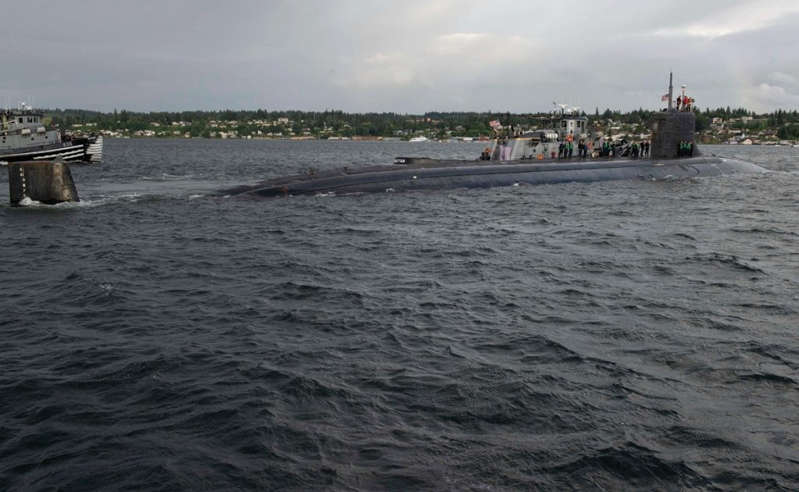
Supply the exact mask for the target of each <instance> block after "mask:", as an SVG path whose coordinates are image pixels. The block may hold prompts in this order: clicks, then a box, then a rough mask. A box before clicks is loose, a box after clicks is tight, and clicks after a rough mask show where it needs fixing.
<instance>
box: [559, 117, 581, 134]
mask: <svg viewBox="0 0 799 492" xmlns="http://www.w3.org/2000/svg"><path fill="white" fill-rule="evenodd" d="M587 127H588V118H587V117H586V116H570V115H565V116H563V118H562V119H561V120H560V128H558V133H559V134H560V138H561V139H566V138H567V137H568V136H569V135H571V136H572V138H575V139H579V138H585V137H587V136H588V132H587V131H586V128H587Z"/></svg>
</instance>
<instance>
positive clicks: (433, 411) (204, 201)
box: [0, 140, 799, 490]
mask: <svg viewBox="0 0 799 492" xmlns="http://www.w3.org/2000/svg"><path fill="white" fill-rule="evenodd" d="M106 145H107V148H106V154H107V161H106V162H105V163H104V164H103V165H102V167H99V168H88V169H87V168H82V169H76V170H75V171H74V174H75V177H76V181H77V183H78V189H79V192H80V194H81V197H82V199H83V200H84V201H83V202H82V203H81V204H77V205H75V204H66V205H64V204H62V205H59V206H55V207H52V206H49V207H48V206H40V207H33V208H24V209H15V208H10V207H8V206H7V205H6V204H7V202H8V189H7V184H6V180H7V177H6V176H5V175H4V174H3V176H2V177H0V180H2V182H0V202H2V203H3V205H2V206H0V224H2V227H3V240H2V241H0V254H2V257H3V261H2V262H1V263H0V280H2V284H3V295H2V297H0V312H1V313H2V315H1V317H0V334H1V335H2V336H1V337H0V364H1V365H2V367H0V369H2V370H0V489H3V490H54V489H63V490H108V489H151V490H181V489H185V490H203V489H209V490H221V489H225V490H236V489H254V488H261V489H289V490H299V489H302V490H305V489H345V490H375V489H397V490H409V489H436V490H516V489H527V488H542V489H558V490H561V489H572V488H580V489H583V488H587V489H593V488H597V489H598V488H612V489H617V488H642V489H664V490H671V489H682V488H699V489H716V488H717V489H728V488H749V489H762V488H772V489H784V490H797V489H799V343H798V342H799V335H798V334H797V327H798V325H799V323H798V322H799V213H797V196H799V172H797V170H799V149H792V148H785V147H780V148H765V147H751V148H744V147H706V148H705V151H706V152H714V153H717V154H720V155H726V156H734V157H739V158H744V159H749V160H753V161H756V162H758V163H759V164H761V165H763V166H765V167H767V168H769V169H772V170H774V172H772V173H768V174H766V175H763V176H729V177H722V178H705V179H694V180H684V181H676V182H607V183H595V184H562V185H548V186H537V187H515V188H495V189H487V190H447V191H441V192H425V193H397V194H378V195H360V196H344V197H294V198H288V199H274V200H258V199H251V198H221V197H215V196H209V191H211V190H215V189H219V188H223V187H225V186H229V185H233V184H241V183H249V182H254V181H257V180H258V179H261V178H265V177H269V176H275V175H280V174H285V173H289V172H297V171H301V170H303V169H306V168H307V167H315V168H318V169H323V168H326V167H338V166H341V165H358V164H371V163H374V162H385V163H388V162H390V161H391V159H392V158H393V157H394V156H395V155H429V156H461V157H467V156H474V155H476V154H477V153H479V150H480V145H479V144H434V143H425V144H408V143H403V142H397V143H368V142H362V143H361V142H253V141H227V142H226V141H198V140H193V141H179V140H167V141H154V140H110V141H107V144H106Z"/></svg>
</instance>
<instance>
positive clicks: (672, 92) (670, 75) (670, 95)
mask: <svg viewBox="0 0 799 492" xmlns="http://www.w3.org/2000/svg"><path fill="white" fill-rule="evenodd" d="M671 78H672V73H671V72H669V111H671V110H672V109H673V106H672V104H673V101H674V86H673V85H672V84H671Z"/></svg>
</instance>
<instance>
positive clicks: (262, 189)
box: [222, 75, 766, 197]
mask: <svg viewBox="0 0 799 492" xmlns="http://www.w3.org/2000/svg"><path fill="white" fill-rule="evenodd" d="M683 87H684V86H683ZM672 95H673V85H672V77H671V75H670V76H669V93H668V100H669V105H668V108H666V109H664V110H663V111H662V112H659V113H655V114H654V118H653V121H652V123H651V129H652V138H651V142H648V143H647V145H646V146H645V148H647V147H648V149H647V150H648V152H646V151H645V152H644V153H643V156H642V155H641V153H640V152H638V150H639V147H638V146H637V144H628V143H627V142H613V143H610V142H609V141H603V140H605V139H604V138H600V139H598V140H597V141H595V142H593V141H590V143H586V141H589V140H588V139H589V135H588V134H587V133H586V127H587V118H586V117H585V116H580V115H575V114H567V113H566V112H565V110H563V108H562V111H561V118H560V121H559V124H557V125H556V126H557V127H558V128H557V129H555V130H537V131H533V132H527V133H522V132H518V131H517V132H515V133H512V129H511V131H509V132H508V133H507V134H505V135H498V136H497V138H496V139H495V140H494V142H493V144H492V147H489V148H486V149H485V150H484V151H483V153H482V154H481V156H480V158H479V159H475V160H447V159H430V158H426V157H398V158H396V159H395V161H394V163H393V164H388V165H376V166H368V167H362V168H357V169H350V168H346V167H345V168H341V169H336V170H332V171H325V172H316V171H309V172H308V173H306V174H302V175H293V176H285V177H280V178H274V179H270V180H267V181H263V182H261V183H258V184H255V185H245V186H239V187H236V188H231V189H228V190H223V191H222V192H223V193H224V194H226V195H253V196H262V197H280V196H293V195H307V194H314V195H315V194H355V193H374V192H400V191H412V190H441V189H452V188H486V187H493V186H515V185H536V184H554V183H566V182H596V181H610V180H636V179H639V180H671V179H682V178H694V177H705V176H719V175H726V174H734V173H750V174H754V173H764V172H766V170H765V169H763V168H762V167H760V166H758V165H756V164H754V163H751V162H746V161H742V160H737V159H729V158H724V157H716V156H705V155H703V154H702V152H701V151H700V150H699V149H698V148H697V147H696V145H695V143H694V142H695V139H694V132H695V127H696V117H695V115H694V113H693V111H692V110H691V105H690V104H687V103H686V102H685V101H691V102H692V101H693V100H692V99H689V98H687V96H686V95H685V94H684V89H683V94H682V96H681V97H680V98H678V100H679V101H680V103H681V104H678V105H677V107H674V104H673V101H672ZM665 97H666V96H664V99H665ZM492 123H496V122H492ZM608 140H609V139H608ZM575 141H578V142H579V144H578V146H579V153H578V156H576V157H575V156H573V155H572V153H571V152H567V151H564V150H563V149H564V147H567V148H568V147H569V146H572V147H573V143H574V142H575ZM570 144H571V145H570ZM594 144H596V145H594ZM689 149H690V150H689ZM589 150H590V152H589Z"/></svg>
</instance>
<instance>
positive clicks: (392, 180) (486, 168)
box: [223, 157, 766, 197]
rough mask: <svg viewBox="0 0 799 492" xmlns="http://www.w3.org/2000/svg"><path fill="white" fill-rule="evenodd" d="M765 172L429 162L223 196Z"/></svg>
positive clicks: (746, 165) (740, 167)
mask: <svg viewBox="0 0 799 492" xmlns="http://www.w3.org/2000/svg"><path fill="white" fill-rule="evenodd" d="M765 171H766V170H765V169H763V168H762V167H760V166H757V165H755V164H752V163H750V162H745V161H740V160H737V159H727V158H722V157H691V158H683V159H663V160H639V159H630V160H627V159H616V160H603V161H558V162H548V163H541V162H535V161H532V162H519V161H507V162H503V161H498V162H490V163H481V161H434V160H425V161H420V162H417V163H414V164H410V165H407V166H380V167H372V168H366V169H363V170H342V171H336V172H330V173H327V174H324V175H313V176H293V177H286V178H278V179H274V180H270V181H265V182H263V183H260V184H258V185H254V186H244V187H238V188H234V189H231V190H226V191H224V192H223V193H226V194H230V195H237V194H250V195H257V196H265V197H271V196H290V195H303V194H328V193H335V194H350V193H373V192H399V191H412V190H444V189H453V188H486V187H492V186H514V185H537V184H555V183H566V182H596V181H612V180H672V179H684V178H695V177H703V176H720V175H725V174H734V173H763V172H765Z"/></svg>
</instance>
